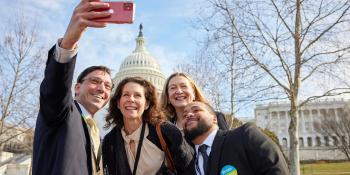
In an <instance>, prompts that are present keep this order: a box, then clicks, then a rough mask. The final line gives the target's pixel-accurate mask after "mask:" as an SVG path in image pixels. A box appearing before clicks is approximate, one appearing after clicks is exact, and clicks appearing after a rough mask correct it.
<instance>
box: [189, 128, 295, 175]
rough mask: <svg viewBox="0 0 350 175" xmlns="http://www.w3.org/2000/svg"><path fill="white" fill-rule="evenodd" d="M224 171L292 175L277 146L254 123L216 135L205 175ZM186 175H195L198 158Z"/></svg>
mask: <svg viewBox="0 0 350 175" xmlns="http://www.w3.org/2000/svg"><path fill="white" fill-rule="evenodd" d="M225 166H226V167H225ZM234 169H236V170H234ZM225 170H228V171H229V170H231V171H237V173H238V174H240V175H288V174H289V170H288V166H287V164H286V161H285V159H284V157H283V154H282V152H281V151H280V150H279V148H278V147H277V145H276V144H275V143H274V142H273V141H272V140H271V139H270V138H268V137H267V136H266V135H265V134H264V133H263V132H262V131H260V130H259V129H258V128H257V127H256V126H255V125H254V124H252V123H247V124H244V125H242V126H240V127H238V128H236V129H234V130H230V131H222V130H219V131H218V132H217V134H216V136H215V138H214V141H213V145H212V149H211V152H210V155H209V163H208V168H207V172H206V174H208V175H209V174H210V175H215V174H220V173H221V172H222V171H225ZM184 174H186V175H187V174H188V175H190V174H191V175H195V174H196V170H195V157H194V159H193V160H192V161H191V163H190V166H189V167H188V169H187V170H186V171H185V173H184Z"/></svg>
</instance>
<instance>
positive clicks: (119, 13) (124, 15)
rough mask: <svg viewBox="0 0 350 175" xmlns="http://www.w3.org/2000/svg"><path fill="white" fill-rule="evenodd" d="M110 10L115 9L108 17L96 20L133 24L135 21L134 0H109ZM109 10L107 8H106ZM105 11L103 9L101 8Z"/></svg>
mask: <svg viewBox="0 0 350 175" xmlns="http://www.w3.org/2000/svg"><path fill="white" fill-rule="evenodd" d="M106 3H109V6H110V8H109V10H113V14H112V15H111V16H110V17H108V18H97V19H94V20H95V21H99V22H108V23H116V24H131V23H133V22H134V16H135V3H134V2H132V1H121V2H117V1H109V2H106ZM106 10H107V9H106ZM101 11H103V10H101Z"/></svg>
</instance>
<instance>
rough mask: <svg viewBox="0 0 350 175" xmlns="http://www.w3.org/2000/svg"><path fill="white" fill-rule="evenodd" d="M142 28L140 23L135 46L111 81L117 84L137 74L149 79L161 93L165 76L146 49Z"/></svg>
mask: <svg viewBox="0 0 350 175" xmlns="http://www.w3.org/2000/svg"><path fill="white" fill-rule="evenodd" d="M142 28H143V27H142V24H140V31H139V35H138V37H137V38H136V48H135V50H134V51H133V52H132V53H131V54H130V55H129V56H127V57H126V58H125V60H124V61H123V63H122V64H121V65H120V68H119V71H118V73H117V74H116V75H115V77H114V78H113V83H114V84H115V85H118V84H119V82H120V81H122V80H123V79H124V78H126V77H134V76H139V77H142V78H145V79H146V80H148V81H150V82H151V83H152V84H153V85H154V86H155V87H156V89H157V92H158V94H161V93H162V90H163V86H164V83H165V77H164V75H163V73H162V72H161V71H160V68H159V64H158V61H157V60H156V59H155V58H154V57H153V56H152V55H151V54H150V53H149V52H148V51H147V49H146V46H145V38H144V37H143V33H142Z"/></svg>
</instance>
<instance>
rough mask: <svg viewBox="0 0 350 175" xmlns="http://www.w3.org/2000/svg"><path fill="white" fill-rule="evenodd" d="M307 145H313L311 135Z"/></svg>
mask: <svg viewBox="0 0 350 175" xmlns="http://www.w3.org/2000/svg"><path fill="white" fill-rule="evenodd" d="M307 146H308V147H311V146H312V138H311V137H308V138H307Z"/></svg>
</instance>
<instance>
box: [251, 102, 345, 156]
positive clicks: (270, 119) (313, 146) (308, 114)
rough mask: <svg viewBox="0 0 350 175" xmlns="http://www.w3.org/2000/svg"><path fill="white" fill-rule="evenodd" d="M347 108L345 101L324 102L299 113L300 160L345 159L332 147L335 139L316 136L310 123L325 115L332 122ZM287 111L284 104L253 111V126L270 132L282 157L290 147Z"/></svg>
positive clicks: (274, 103) (316, 103) (302, 108)
mask: <svg viewBox="0 0 350 175" xmlns="http://www.w3.org/2000/svg"><path fill="white" fill-rule="evenodd" d="M349 104H350V101H349V100H344V99H332V100H330V99H327V100H319V101H315V102H310V103H308V104H306V105H305V106H303V107H301V108H300V109H299V128H298V129H299V130H298V131H299V146H300V158H301V160H321V159H322V160H324V159H327V160H332V159H345V156H343V154H342V153H341V152H340V151H339V150H338V149H336V147H335V144H337V142H338V141H337V139H336V138H329V137H328V136H324V135H321V134H320V133H318V132H316V130H315V128H314V123H315V122H319V121H320V118H321V116H325V115H328V116H329V117H334V118H336V117H337V116H339V115H340V114H342V113H343V112H344V108H345V107H347V106H348V105H349ZM289 109H290V104H289V103H288V102H272V103H269V104H266V105H257V106H256V108H255V121H256V124H257V125H258V126H260V127H262V128H267V129H269V130H271V131H273V132H274V133H275V134H276V135H277V137H278V139H279V142H280V144H281V145H282V147H283V149H284V151H285V153H287V152H288V150H289V144H290V139H289V134H288V127H289V122H290V117H289V113H288V111H289ZM286 155H288V154H286Z"/></svg>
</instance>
